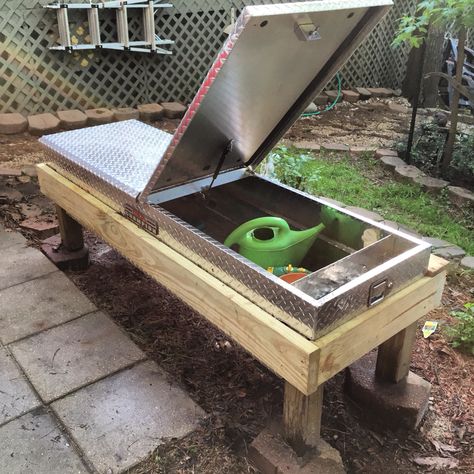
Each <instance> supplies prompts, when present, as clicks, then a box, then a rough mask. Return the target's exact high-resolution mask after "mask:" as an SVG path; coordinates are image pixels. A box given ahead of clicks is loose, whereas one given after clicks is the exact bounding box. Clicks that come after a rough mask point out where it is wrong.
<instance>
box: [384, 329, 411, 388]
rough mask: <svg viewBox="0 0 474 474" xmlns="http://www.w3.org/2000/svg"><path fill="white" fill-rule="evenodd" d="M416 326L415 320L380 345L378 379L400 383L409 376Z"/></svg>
mask: <svg viewBox="0 0 474 474" xmlns="http://www.w3.org/2000/svg"><path fill="white" fill-rule="evenodd" d="M416 327H417V323H416V322H414V323H413V324H411V325H410V326H408V327H407V328H405V329H403V331H400V332H398V333H397V334H395V336H392V337H391V338H390V339H388V340H387V341H385V342H384V343H383V344H381V345H380V346H379V352H378V354H377V365H376V368H375V376H376V378H377V379H378V380H380V381H383V382H393V383H398V382H401V381H402V380H403V379H405V378H406V377H407V376H408V372H409V371H410V360H411V353H412V350H413V345H414V343H415V337H416Z"/></svg>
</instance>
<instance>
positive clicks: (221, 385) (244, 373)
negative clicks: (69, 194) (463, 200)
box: [0, 111, 474, 474]
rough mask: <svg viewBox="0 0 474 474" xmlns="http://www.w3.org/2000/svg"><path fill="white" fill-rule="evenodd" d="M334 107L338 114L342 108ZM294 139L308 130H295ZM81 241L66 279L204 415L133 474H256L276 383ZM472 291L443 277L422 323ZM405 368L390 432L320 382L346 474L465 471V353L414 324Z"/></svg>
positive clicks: (471, 401) (328, 429)
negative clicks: (79, 263) (411, 394)
mask: <svg viewBox="0 0 474 474" xmlns="http://www.w3.org/2000/svg"><path fill="white" fill-rule="evenodd" d="M336 113H341V114H342V115H341V117H342V116H343V114H345V113H346V111H341V112H336ZM327 115H329V114H327ZM324 120H327V121H328V123H329V125H331V123H332V121H334V120H335V118H334V115H332V116H330V117H327V118H321V119H318V128H320V127H323V126H324V123H325V122H324ZM390 120H391V119H390ZM167 126H168V127H170V128H172V127H173V126H174V123H171V124H168V125H167ZM305 126H306V125H305ZM320 130H322V128H320ZM290 133H294V134H295V133H296V134H297V131H296V132H295V131H292V132H290ZM321 133H322V132H321ZM345 133H347V131H346V132H345ZM295 136H296V135H295ZM298 136H299V135H298ZM302 138H307V137H305V136H304V134H302ZM388 139H389V138H388V137H387V140H388ZM0 144H1V147H0V148H1V149H0V166H16V167H21V166H23V165H25V164H30V163H35V162H38V161H42V160H44V155H43V153H42V151H41V150H40V149H38V146H37V142H36V139H34V138H32V137H28V136H27V135H22V136H19V137H14V138H11V137H5V136H3V137H1V136H0ZM0 188H1V189H7V190H9V191H10V192H11V191H19V192H20V193H21V195H22V197H23V203H22V204H25V203H28V204H30V211H31V206H32V205H33V206H36V207H37V208H39V209H40V213H39V215H40V216H43V217H44V216H46V217H47V216H51V215H52V213H53V210H54V209H53V206H52V204H51V203H50V202H49V201H48V200H47V199H45V198H44V197H42V196H41V195H40V194H39V190H38V186H37V182H36V179H35V178H31V180H30V181H29V182H26V183H20V182H18V180H16V179H15V178H1V177H0ZM1 189H0V190H1ZM0 194H1V193H0ZM25 209H26V207H25V206H23V207H22V206H20V205H19V203H16V204H15V203H14V202H11V201H10V202H3V203H1V204H0V219H1V220H2V221H3V222H4V223H5V224H6V225H7V226H9V227H12V228H15V229H18V226H19V223H20V222H21V220H22V219H23V218H24V217H25V216H24V214H22V213H23V212H26V210H25ZM33 209H36V208H35V207H34V208H33ZM27 235H28V234H27ZM28 237H30V239H31V242H32V244H33V245H35V244H37V243H38V239H37V238H35V236H34V235H33V234H29V235H28ZM86 239H87V243H88V245H89V247H90V250H91V260H92V263H91V266H90V267H89V269H88V270H86V271H84V272H71V273H69V276H70V277H71V279H72V280H73V281H74V282H75V283H76V284H77V285H78V287H79V288H80V289H81V290H82V291H84V293H85V294H86V295H87V296H88V297H89V298H90V299H91V300H92V301H93V302H94V303H95V304H96V305H97V306H98V307H99V308H101V309H103V310H105V311H107V312H108V313H109V314H110V315H111V316H112V317H113V318H114V319H115V320H116V321H117V322H118V323H119V324H120V325H121V326H122V327H124V328H125V330H126V331H127V332H128V333H129V334H130V336H131V337H132V338H133V340H134V341H135V342H136V343H137V344H138V345H139V346H140V347H141V348H142V349H143V350H144V351H145V352H146V353H147V355H148V356H149V357H150V358H152V359H154V360H156V361H157V363H158V364H160V365H161V366H162V367H163V368H164V369H165V370H167V371H168V372H169V373H170V374H171V375H172V377H173V378H174V379H175V380H176V381H177V382H178V383H179V384H180V385H181V386H182V387H184V388H185V389H186V390H187V392H188V393H189V394H190V396H191V397H192V398H193V399H194V400H195V401H196V402H197V403H198V404H199V405H200V406H201V407H202V408H203V409H204V410H206V412H207V413H208V417H207V419H206V420H205V422H204V423H203V425H202V426H201V427H200V428H199V429H198V430H197V431H196V432H194V433H192V434H191V435H190V436H188V437H187V438H185V439H183V440H170V441H169V442H167V443H166V444H165V445H163V446H162V447H160V448H159V449H158V450H157V451H156V452H155V453H153V454H152V455H151V456H150V458H149V460H148V461H147V462H146V463H144V464H143V465H141V466H139V467H137V468H135V469H134V470H133V473H134V474H143V473H210V474H213V473H216V474H217V473H222V472H229V473H245V472H255V471H254V470H253V468H252V467H251V466H250V465H249V462H248V459H247V450H248V446H249V444H250V442H251V441H252V439H253V438H254V437H255V436H256V435H257V434H258V433H259V432H260V431H261V430H262V429H263V428H264V427H265V426H266V425H268V424H269V423H270V422H273V421H275V420H278V418H279V417H280V416H281V412H282V398H283V396H282V388H283V385H282V382H281V380H280V379H278V378H277V377H275V376H274V375H273V374H272V373H271V372H269V371H268V370H267V369H266V368H265V367H263V366H262V365H261V364H259V363H258V362H257V361H255V360H254V359H253V358H252V357H250V356H249V355H248V354H247V353H246V352H244V351H243V350H242V349H241V348H240V347H238V346H237V345H235V344H234V343H233V341H231V340H229V339H228V338H226V337H225V335H223V334H222V333H221V332H219V331H218V330H217V329H216V328H214V327H213V326H212V325H210V324H209V323H207V322H206V320H205V319H204V318H202V317H200V316H199V315H197V314H196V313H194V312H193V311H192V310H191V309H190V308H189V307H188V306H186V305H185V304H183V303H182V302H181V301H180V300H178V299H177V298H176V297H174V296H173V295H172V294H170V293H169V292H168V291H167V290H166V289H165V288H164V287H162V286H160V285H158V284H157V283H156V282H154V281H153V280H151V279H150V278H148V277H147V276H146V275H144V274H143V273H142V272H140V271H139V270H137V269H136V268H135V267H133V266H132V265H131V264H129V263H128V262H127V261H126V260H124V259H123V258H122V257H121V256H120V255H118V254H117V253H116V252H115V251H114V250H112V249H110V248H109V247H107V246H106V245H105V244H104V243H103V242H101V241H100V240H98V239H97V238H96V237H94V236H93V235H91V234H86ZM473 297H474V277H473V276H472V275H469V274H464V275H462V274H457V275H453V276H451V277H450V278H449V281H448V285H447V287H446V289H445V292H444V295H443V307H442V308H440V309H437V310H435V311H433V312H432V313H431V314H430V315H428V316H427V319H434V320H437V321H440V322H441V323H442V324H441V328H443V326H444V324H449V323H450V322H452V317H451V316H450V312H451V311H452V310H454V309H459V308H460V307H461V306H462V304H463V303H465V302H467V301H470V300H472V299H473ZM420 327H421V326H420ZM411 368H412V370H413V371H414V372H416V373H417V374H419V375H420V376H422V377H424V378H425V379H427V380H429V381H430V382H431V383H432V385H433V390H432V400H431V401H430V406H429V411H428V414H427V416H426V419H425V421H424V422H423V424H422V426H421V427H420V429H419V430H417V431H412V432H406V431H400V432H392V431H387V430H386V429H384V428H383V427H380V426H376V425H373V424H371V422H369V420H368V419H367V416H366V414H367V412H366V411H364V410H363V409H362V408H361V407H359V406H357V405H356V404H354V403H353V402H351V401H350V400H349V399H348V398H347V397H345V395H344V391H343V384H344V374H343V373H341V374H339V375H338V376H336V377H334V378H333V379H332V380H330V381H329V382H327V383H326V384H325V394H324V395H325V398H324V410H323V430H322V434H323V437H324V439H325V440H327V441H328V442H329V443H330V444H331V445H332V446H334V447H335V448H336V449H338V450H339V451H340V452H341V455H342V457H343V460H344V463H345V466H346V468H347V470H348V472H351V473H379V472H384V473H400V472H404V473H405V472H406V473H411V472H426V471H427V470H431V469H433V468H436V467H437V466H436V465H432V466H422V465H419V464H417V462H415V461H416V460H418V462H419V458H428V457H434V458H444V459H451V460H455V461H453V463H457V464H458V466H457V467H455V468H453V469H438V470H437V472H473V471H474V408H473V407H474V383H473V381H474V358H473V357H472V356H468V355H465V354H463V353H461V352H459V351H456V350H454V349H452V348H451V346H450V345H449V344H448V342H447V341H446V339H445V337H444V336H443V333H442V330H441V331H438V332H437V333H435V334H434V335H432V336H431V337H430V338H429V339H424V338H423V337H422V335H421V331H418V335H417V342H416V349H415V351H414V354H413V361H412V367H411Z"/></svg>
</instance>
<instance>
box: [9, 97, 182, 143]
mask: <svg viewBox="0 0 474 474" xmlns="http://www.w3.org/2000/svg"><path fill="white" fill-rule="evenodd" d="M186 109H187V107H186V106H185V105H183V104H181V103H179V102H164V103H163V104H156V103H154V104H141V105H139V106H138V107H137V108H132V107H124V108H115V109H108V108H106V107H99V108H97V109H88V110H84V111H82V110H77V109H71V110H60V111H58V112H55V113H50V112H48V113H42V114H31V115H29V116H28V117H24V116H23V115H22V114H19V113H16V112H11V113H1V114H0V134H4V135H13V134H18V133H23V132H26V131H27V132H28V133H29V134H30V135H35V136H42V135H46V134H48V133H54V132H57V131H58V130H61V129H62V130H71V129H75V128H82V127H89V126H94V125H101V124H105V123H110V122H114V121H120V120H129V119H138V118H140V119H141V120H147V121H151V120H160V119H161V118H162V117H163V116H165V117H167V118H171V119H178V118H181V117H183V116H184V114H185V112H186Z"/></svg>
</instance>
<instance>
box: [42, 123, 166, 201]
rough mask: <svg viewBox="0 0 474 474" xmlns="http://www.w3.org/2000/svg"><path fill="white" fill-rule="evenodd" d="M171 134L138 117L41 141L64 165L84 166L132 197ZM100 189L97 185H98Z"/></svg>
mask: <svg viewBox="0 0 474 474" xmlns="http://www.w3.org/2000/svg"><path fill="white" fill-rule="evenodd" d="M171 138H172V135H171V134H169V133H167V132H163V131H162V130H159V129H157V128H154V127H152V126H150V125H146V124H144V123H142V122H139V121H138V120H127V121H124V122H116V123H110V124H107V125H99V126H97V127H88V128H83V129H80V130H71V131H68V132H62V133H55V134H53V135H46V136H44V137H42V138H41V139H40V142H41V143H42V144H43V145H44V146H46V147H47V148H48V149H49V150H51V151H52V152H54V153H55V154H57V155H60V156H61V157H62V158H61V162H62V163H64V162H66V163H67V162H69V165H67V166H74V167H76V168H77V167H79V168H81V169H83V170H84V171H85V172H88V173H90V174H92V175H94V176H95V177H96V178H98V179H99V182H105V183H107V184H110V185H111V186H112V187H113V188H116V189H118V190H119V191H122V192H123V193H125V194H127V195H129V196H130V197H132V198H134V199H135V198H136V197H137V196H138V195H139V194H140V192H141V191H142V190H143V188H144V187H145V185H146V183H147V182H148V180H149V179H150V177H151V175H152V174H153V171H154V170H155V168H156V167H157V166H158V164H159V162H160V160H161V158H162V156H163V153H164V152H165V150H166V149H167V147H168V145H169V143H170V141H171ZM99 189H100V188H99Z"/></svg>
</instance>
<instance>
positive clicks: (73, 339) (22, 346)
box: [9, 312, 145, 402]
mask: <svg viewBox="0 0 474 474" xmlns="http://www.w3.org/2000/svg"><path fill="white" fill-rule="evenodd" d="M9 347H10V348H11V351H12V353H13V356H14V357H15V359H16V360H17V361H18V363H19V364H20V365H21V367H22V368H23V370H24V371H25V373H26V375H27V376H28V378H29V379H30V381H31V383H32V384H33V386H34V387H35V389H36V390H37V391H38V393H39V394H40V396H41V398H42V399H43V400H44V401H45V402H51V401H52V400H54V399H56V398H59V397H62V396H63V395H66V394H67V393H70V392H72V391H73V390H77V389H78V388H80V387H83V386H84V385H87V384H89V383H91V382H94V381H96V380H98V379H100V378H102V377H105V376H106V375H108V374H111V373H113V372H116V371H117V370H120V369H123V368H124V367H127V366H129V365H130V364H132V363H134V362H137V361H139V360H142V359H144V358H145V355H144V353H143V352H142V351H141V350H140V349H139V348H138V347H137V346H136V345H135V344H134V343H133V342H132V341H131V340H130V339H129V338H128V337H127V335H125V334H124V333H123V332H122V331H121V330H120V328H119V327H118V326H117V325H116V324H115V323H114V322H113V321H112V320H111V319H110V318H108V317H107V316H106V315H105V314H104V313H102V312H96V313H92V314H88V315H86V316H83V317H81V318H79V319H76V320H74V321H71V322H69V323H66V324H63V325H61V326H58V327H56V328H53V329H49V330H47V331H45V332H42V333H39V334H36V335H35V336H32V337H30V338H28V339H23V340H22V341H18V342H16V343H13V344H11V345H10V346H9Z"/></svg>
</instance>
